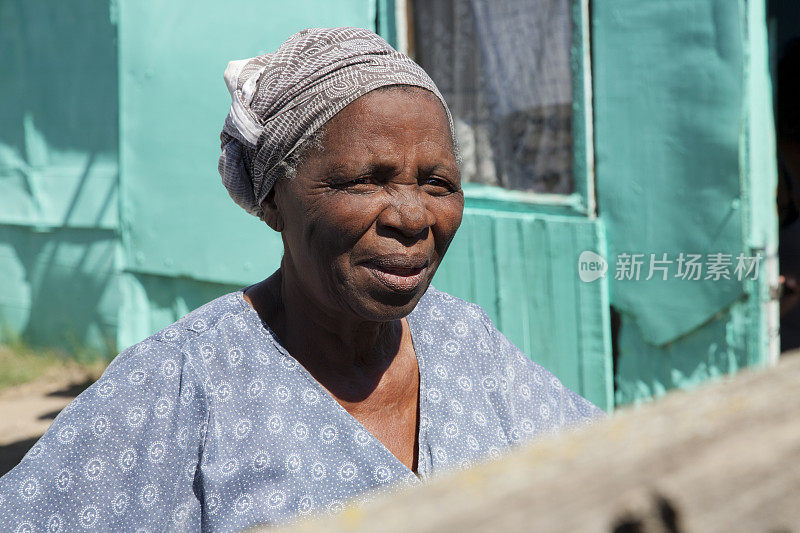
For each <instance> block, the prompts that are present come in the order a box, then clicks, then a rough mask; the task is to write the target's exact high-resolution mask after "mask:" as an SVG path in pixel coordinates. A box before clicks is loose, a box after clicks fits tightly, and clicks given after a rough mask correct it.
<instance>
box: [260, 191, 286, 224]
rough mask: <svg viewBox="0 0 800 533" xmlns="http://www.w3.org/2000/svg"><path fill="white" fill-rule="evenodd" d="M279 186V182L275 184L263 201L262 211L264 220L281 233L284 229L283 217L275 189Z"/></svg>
mask: <svg viewBox="0 0 800 533" xmlns="http://www.w3.org/2000/svg"><path fill="white" fill-rule="evenodd" d="M277 186H278V184H277V183H275V184H273V185H272V188H271V189H270V190H269V192H268V193H267V196H266V198H264V201H263V202H261V212H262V213H263V216H262V220H263V221H264V222H266V223H267V226H269V227H270V228H272V229H274V230H275V231H277V232H278V233H280V232H282V231H283V217H282V216H281V212H280V209H279V208H278V203H277V202H276V201H275V189H276V188H277Z"/></svg>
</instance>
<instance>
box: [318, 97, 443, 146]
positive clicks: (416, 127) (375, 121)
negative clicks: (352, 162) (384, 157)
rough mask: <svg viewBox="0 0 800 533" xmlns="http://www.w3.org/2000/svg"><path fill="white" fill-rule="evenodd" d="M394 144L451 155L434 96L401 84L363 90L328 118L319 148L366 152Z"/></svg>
mask: <svg viewBox="0 0 800 533" xmlns="http://www.w3.org/2000/svg"><path fill="white" fill-rule="evenodd" d="M398 143H400V144H404V145H414V146H416V147H417V148H418V149H423V150H425V151H428V152H438V151H445V152H447V153H448V155H452V138H451V134H450V125H449V122H448V117H447V115H446V113H445V111H444V108H443V107H442V105H441V103H440V102H439V100H438V98H437V97H436V96H435V95H433V94H432V93H430V92H429V91H426V90H424V89H415V88H412V89H411V90H409V89H406V88H405V87H402V88H390V89H388V90H381V91H372V92H370V93H367V94H365V95H364V96H361V97H360V98H358V99H356V100H355V101H353V102H352V103H350V104H349V105H348V106H346V107H345V108H344V109H342V111H340V112H339V113H338V114H336V115H335V116H334V117H333V118H332V119H331V120H330V121H328V123H327V124H326V125H325V135H324V138H323V147H324V150H323V151H324V152H328V154H329V155H340V154H346V153H351V152H354V151H367V152H369V151H375V150H381V149H382V148H385V149H393V148H397V145H398Z"/></svg>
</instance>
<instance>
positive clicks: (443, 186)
mask: <svg viewBox="0 0 800 533" xmlns="http://www.w3.org/2000/svg"><path fill="white" fill-rule="evenodd" d="M421 184H422V185H423V186H426V187H427V188H428V189H435V190H436V191H438V192H444V191H447V192H449V191H452V190H453V187H452V186H451V185H450V182H448V181H447V180H443V179H441V178H434V177H428V178H424V179H423V180H422V183H421Z"/></svg>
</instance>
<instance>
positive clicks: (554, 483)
mask: <svg viewBox="0 0 800 533" xmlns="http://www.w3.org/2000/svg"><path fill="white" fill-rule="evenodd" d="M799 381H800V355H794V356H792V357H788V358H785V359H784V360H783V361H782V362H781V363H780V364H779V365H778V367H777V368H773V369H770V370H767V371H762V372H748V373H744V374H741V375H739V376H738V377H737V378H736V379H734V380H729V381H726V382H724V383H718V384H715V385H712V386H708V387H706V388H703V389H700V390H695V391H693V392H673V393H671V394H670V395H668V396H667V397H666V398H664V399H663V400H661V401H660V402H658V403H653V404H649V405H647V406H645V407H643V408H640V409H637V410H628V411H625V412H622V413H620V414H619V415H618V416H615V417H614V418H612V419H609V420H605V421H602V422H600V423H598V424H596V425H594V426H593V427H588V428H583V429H579V430H576V431H573V432H568V433H563V434H561V435H556V436H552V437H549V438H544V439H541V440H540V441H538V442H536V443H534V444H533V445H531V446H529V447H527V448H524V449H521V450H519V451H517V452H515V453H513V454H511V455H509V456H506V457H505V458H503V459H501V460H499V461H495V462H491V463H487V464H484V465H481V466H478V467H476V468H473V469H471V470H467V471H463V472H459V473H457V474H452V475H449V476H446V477H441V478H438V479H436V480H434V481H433V482H431V483H430V484H428V485H427V486H424V487H422V488H419V489H416V490H406V491H404V492H400V493H397V494H394V495H388V496H385V497H381V498H379V499H376V500H375V501H373V502H371V503H368V504H365V505H363V506H362V507H360V508H355V507H352V508H349V509H348V510H346V511H345V512H344V513H342V514H340V515H338V516H336V517H333V518H329V519H327V520H325V521H322V522H307V523H304V524H300V525H298V526H296V527H295V528H293V529H289V530H288V531H291V532H294V533H300V532H308V531H325V532H329V533H337V532H345V531H346V532H353V533H355V532H383V533H392V532H398V533H400V532H403V533H404V532H406V531H414V532H415V533H425V532H433V531H459V532H461V533H470V532H483V531H559V532H560V531H570V532H573V531H587V532H593V531H597V532H601V531H602V532H608V531H615V532H622V531H640V532H645V531H674V532H691V531H797V530H800V505H798V502H800V463H799V462H798V461H797V458H798V456H800V411H799V410H798V409H797V406H798V405H800V387H798V386H797V383H798V382H799Z"/></svg>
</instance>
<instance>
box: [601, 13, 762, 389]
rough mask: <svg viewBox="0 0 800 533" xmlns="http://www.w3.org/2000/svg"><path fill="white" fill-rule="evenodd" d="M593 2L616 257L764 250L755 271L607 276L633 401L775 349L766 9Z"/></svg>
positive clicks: (604, 187)
mask: <svg viewBox="0 0 800 533" xmlns="http://www.w3.org/2000/svg"><path fill="white" fill-rule="evenodd" d="M592 16H593V35H592V39H593V60H594V67H595V69H594V91H595V93H594V94H595V136H596V137H595V138H596V143H595V153H596V164H597V167H596V168H597V202H598V209H599V213H600V216H601V217H602V219H603V220H604V222H605V225H606V228H607V231H608V233H607V240H608V252H609V257H610V258H615V257H616V255H617V254H619V253H622V252H628V253H636V252H638V253H645V254H647V255H648V256H649V254H650V253H656V254H658V255H659V257H660V255H661V254H662V253H668V254H670V256H671V257H673V258H674V257H675V255H677V253H679V252H692V253H702V254H709V253H717V252H722V253H726V254H732V255H733V257H734V258H735V257H736V256H737V255H738V254H739V253H744V254H745V255H748V256H749V255H755V254H756V253H761V254H763V255H764V256H765V258H766V260H765V262H762V264H761V268H762V272H761V275H760V277H759V281H758V282H749V283H745V282H740V281H737V280H736V279H732V280H720V281H714V280H701V281H686V280H680V279H675V278H670V279H669V280H668V281H662V280H661V279H657V278H654V279H652V280H650V281H643V280H639V281H635V280H621V281H617V280H614V279H613V276H612V277H610V279H609V285H610V288H609V291H610V297H611V304H612V305H613V306H614V308H615V310H616V311H617V312H618V313H619V317H620V326H619V333H618V342H617V346H616V350H617V353H616V354H615V355H616V357H617V368H616V370H617V385H618V390H617V401H618V402H629V401H634V400H638V399H642V398H646V397H649V396H651V395H653V394H658V393H661V392H663V391H664V390H666V389H668V388H672V387H687V386H692V385H694V384H697V383H700V382H702V381H704V380H706V379H707V378H708V377H710V376H714V375H719V374H721V373H725V372H730V371H734V370H736V369H737V368H739V367H741V366H744V365H745V364H763V363H765V362H766V361H767V359H768V356H769V347H770V339H769V335H768V334H767V324H766V316H767V311H766V308H767V306H768V303H767V302H768V281H769V276H768V275H766V273H765V271H764V270H765V266H767V267H768V268H769V265H771V264H773V263H774V257H775V250H776V246H775V245H776V235H775V232H776V227H777V223H776V220H775V208H774V203H775V196H774V195H775V183H776V181H775V167H774V165H775V163H774V153H775V152H774V139H773V128H772V118H771V117H772V113H771V100H770V89H769V74H768V68H767V39H766V33H765V28H766V24H765V22H766V18H765V14H764V4H763V1H744V0H741V1H731V0H692V1H685V0H674V1H667V0H664V1H659V2H642V1H641V0H617V1H614V2H595V3H594V5H593V10H592ZM621 50H625V53H620V51H621ZM612 261H613V259H612ZM765 263H766V264H765ZM612 268H613V266H612ZM673 272H674V270H673ZM773 277H774V276H773ZM774 333H775V332H773V336H774Z"/></svg>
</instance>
